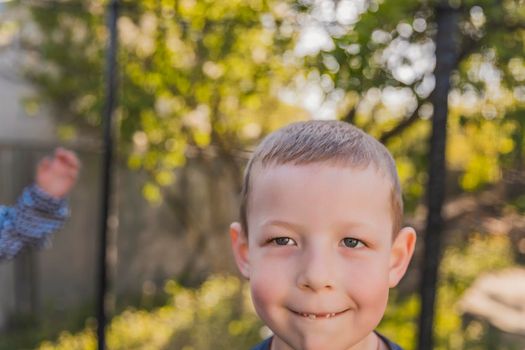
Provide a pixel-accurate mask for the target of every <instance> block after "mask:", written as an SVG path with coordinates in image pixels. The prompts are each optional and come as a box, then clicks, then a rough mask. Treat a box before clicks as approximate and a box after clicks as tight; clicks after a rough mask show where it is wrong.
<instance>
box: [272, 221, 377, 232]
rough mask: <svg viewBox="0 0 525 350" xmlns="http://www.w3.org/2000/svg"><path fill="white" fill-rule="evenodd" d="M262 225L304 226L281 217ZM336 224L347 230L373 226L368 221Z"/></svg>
mask: <svg viewBox="0 0 525 350" xmlns="http://www.w3.org/2000/svg"><path fill="white" fill-rule="evenodd" d="M262 226H263V227H265V226H283V227H286V228H289V229H291V230H294V231H302V230H303V228H304V226H303V225H301V224H297V223H293V222H288V221H285V220H280V219H273V220H272V219H270V220H266V221H264V222H263V224H262ZM335 226H336V227H337V228H338V229H341V230H347V229H352V228H365V229H367V228H368V229H369V228H371V226H370V225H369V224H368V223H366V222H355V221H350V222H342V223H338V224H337V225H335Z"/></svg>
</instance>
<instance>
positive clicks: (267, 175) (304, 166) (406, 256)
mask: <svg viewBox="0 0 525 350" xmlns="http://www.w3.org/2000/svg"><path fill="white" fill-rule="evenodd" d="M241 201H242V202H241V212H240V216H241V222H240V223H233V224H232V225H231V227H230V236H231V240H232V248H233V252H234V257H235V260H236V263H237V266H238V267H239V270H240V272H241V273H242V275H243V276H244V277H246V278H247V279H248V280H249V281H250V288H251V295H252V300H253V303H254V306H255V310H256V311H257V313H258V315H259V316H260V317H261V319H262V320H263V321H264V322H265V324H266V325H267V326H268V327H269V328H270V329H271V330H272V332H273V334H274V335H273V336H272V337H270V338H269V339H266V340H265V341H264V342H263V343H261V344H259V345H258V346H257V347H255V348H254V350H255V349H257V350H270V349H271V350H290V349H293V350H321V349H330V350H376V349H393V350H394V349H400V348H399V346H397V345H395V344H394V343H392V342H390V341H389V340H387V339H386V338H384V337H383V336H381V335H379V334H378V333H376V332H375V331H374V329H375V328H376V326H377V325H378V323H379V322H380V320H381V318H382V317H383V314H384V311H385V308H386V305H387V299H388V292H389V288H392V287H394V286H396V285H397V283H398V282H399V281H400V279H401V278H402V277H403V274H404V273H405V271H406V268H407V266H408V263H409V262H410V259H411V257H412V253H413V251H414V245H415V241H416V234H415V231H414V230H413V229H412V228H410V227H405V228H401V224H402V215H403V203H402V197H401V189H400V186H399V179H398V176H397V172H396V168H395V164H394V160H393V159H392V157H391V155H390V153H389V152H388V151H387V150H386V148H385V147H384V146H383V145H381V144H380V143H379V142H378V141H376V140H375V139H373V138H372V137H371V136H369V135H367V134H365V133H364V132H362V131H361V130H359V129H357V128H355V127H353V126H351V125H350V124H347V123H344V122H340V121H307V122H299V123H294V124H291V125H289V126H287V127H284V128H282V129H280V130H278V131H276V132H274V133H272V134H270V135H269V136H268V137H266V138H265V139H264V140H263V142H262V143H261V144H260V145H259V147H257V149H256V150H255V152H254V154H253V155H252V158H251V159H250V161H249V163H248V165H247V168H246V172H245V178H244V184H243V191H242V199H241Z"/></svg>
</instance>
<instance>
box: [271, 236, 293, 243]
mask: <svg viewBox="0 0 525 350" xmlns="http://www.w3.org/2000/svg"><path fill="white" fill-rule="evenodd" d="M270 242H272V243H275V244H276V245H293V244H295V242H294V240H293V239H291V238H290V237H276V238H272V239H271V240H270Z"/></svg>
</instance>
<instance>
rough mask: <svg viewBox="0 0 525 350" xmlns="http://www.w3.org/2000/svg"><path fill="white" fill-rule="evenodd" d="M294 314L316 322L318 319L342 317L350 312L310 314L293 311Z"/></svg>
mask: <svg viewBox="0 0 525 350" xmlns="http://www.w3.org/2000/svg"><path fill="white" fill-rule="evenodd" d="M291 311H292V312H293V313H294V314H296V315H299V316H302V317H305V318H308V319H310V320H316V319H327V318H333V317H336V316H339V315H341V314H342V313H344V312H346V311H348V309H346V310H343V311H339V312H328V313H309V312H298V311H294V310H291Z"/></svg>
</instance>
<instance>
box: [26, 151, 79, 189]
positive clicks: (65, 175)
mask: <svg viewBox="0 0 525 350" xmlns="http://www.w3.org/2000/svg"><path fill="white" fill-rule="evenodd" d="M79 168H80V162H79V160H78V158H77V156H76V155H75V153H73V152H71V151H68V150H65V149H63V148H57V149H56V150H55V154H54V155H53V156H52V157H46V158H44V159H42V160H41V161H40V163H38V166H37V169H36V184H37V185H38V187H40V188H41V189H42V190H44V192H46V193H47V194H49V195H51V196H52V197H55V198H63V197H65V196H66V195H67V194H68V193H69V191H70V190H71V188H72V187H73V185H74V184H75V182H76V181H77V177H78V171H79Z"/></svg>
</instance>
